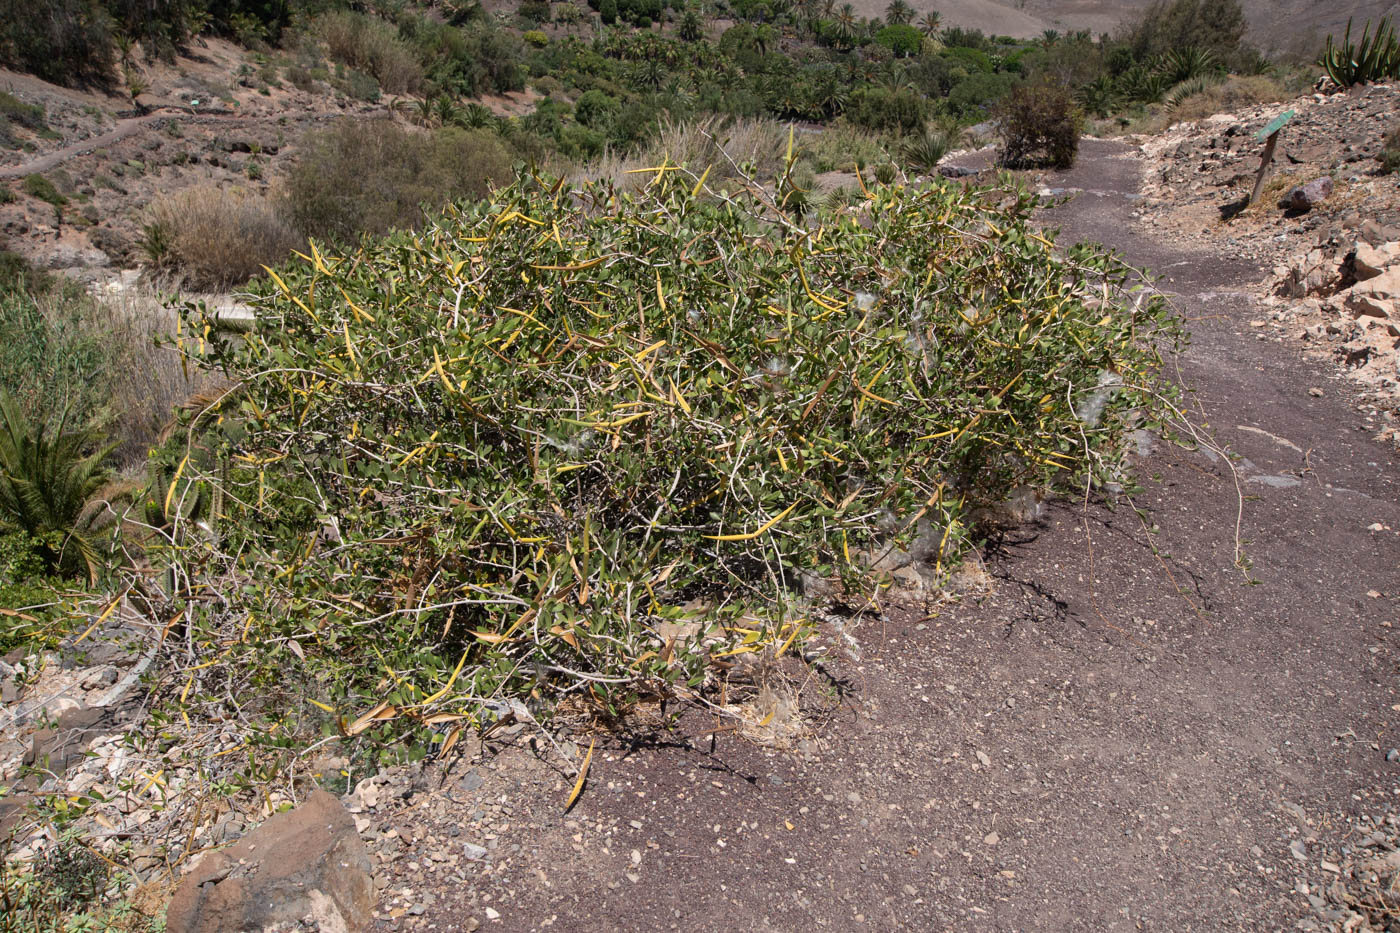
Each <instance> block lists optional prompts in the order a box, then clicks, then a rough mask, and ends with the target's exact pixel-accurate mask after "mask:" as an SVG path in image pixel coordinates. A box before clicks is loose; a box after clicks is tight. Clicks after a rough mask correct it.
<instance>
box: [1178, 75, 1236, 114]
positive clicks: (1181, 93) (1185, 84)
mask: <svg viewBox="0 0 1400 933" xmlns="http://www.w3.org/2000/svg"><path fill="white" fill-rule="evenodd" d="M1222 80H1224V79H1222V78H1221V77H1220V76H1219V75H1215V74H1203V75H1197V76H1196V77H1194V78H1188V79H1186V80H1185V81H1181V82H1179V83H1178V84H1177V85H1176V86H1175V87H1173V88H1172V89H1171V90H1170V91H1168V92H1167V96H1166V99H1165V103H1166V105H1167V106H1168V107H1170V108H1171V109H1173V110H1175V109H1176V108H1177V107H1180V106H1181V102H1182V101H1184V100H1186V98H1188V97H1194V96H1196V95H1197V94H1200V93H1202V92H1203V91H1205V90H1207V89H1208V88H1211V87H1214V86H1215V85H1217V84H1219V83H1220V82H1221V81H1222Z"/></svg>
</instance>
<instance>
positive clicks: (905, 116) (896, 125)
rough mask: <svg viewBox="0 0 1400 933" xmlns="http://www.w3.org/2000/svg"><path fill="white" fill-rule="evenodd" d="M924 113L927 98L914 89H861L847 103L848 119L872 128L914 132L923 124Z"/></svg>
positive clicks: (858, 124)
mask: <svg viewBox="0 0 1400 933" xmlns="http://www.w3.org/2000/svg"><path fill="white" fill-rule="evenodd" d="M925 116H926V112H925V103H924V98H923V97H922V95H920V94H919V93H918V92H916V91H913V90H892V89H889V88H884V87H866V88H861V89H860V90H858V91H856V92H855V93H854V94H852V95H851V99H850V103H849V104H847V106H846V117H847V119H849V120H850V121H851V122H852V123H855V124H856V125H857V126H862V127H865V128H866V129H871V130H888V131H893V132H898V133H908V132H912V131H914V130H916V129H918V128H919V127H921V126H923V123H924V118H925Z"/></svg>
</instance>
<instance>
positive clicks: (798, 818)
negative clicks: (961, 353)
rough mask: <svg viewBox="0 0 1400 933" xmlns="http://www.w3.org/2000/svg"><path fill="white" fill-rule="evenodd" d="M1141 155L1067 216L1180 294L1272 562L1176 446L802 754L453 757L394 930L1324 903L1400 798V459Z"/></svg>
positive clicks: (850, 920)
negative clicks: (1157, 187) (1143, 181)
mask: <svg viewBox="0 0 1400 933" xmlns="http://www.w3.org/2000/svg"><path fill="white" fill-rule="evenodd" d="M1138 168H1139V166H1138V164H1137V162H1136V161H1135V158H1134V157H1133V156H1132V153H1131V150H1129V149H1128V148H1127V147H1124V146H1120V145H1117V144H1112V143H1097V142H1090V143H1087V144H1086V146H1085V148H1084V150H1083V152H1082V154H1081V158H1080V167H1079V168H1077V169H1076V170H1075V171H1073V172H1071V173H1068V174H1067V175H1065V176H1062V177H1059V178H1056V179H1051V180H1050V181H1049V184H1051V185H1054V186H1065V187H1072V188H1081V189H1086V190H1085V191H1084V192H1083V193H1081V194H1079V195H1078V196H1077V197H1076V198H1075V199H1074V200H1073V201H1072V202H1071V203H1070V204H1068V205H1067V206H1065V207H1062V208H1060V209H1058V210H1057V211H1055V212H1054V213H1053V215H1052V216H1051V218H1050V219H1049V220H1050V222H1051V223H1053V224H1061V225H1063V226H1064V227H1065V229H1066V232H1067V235H1068V236H1073V237H1075V238H1083V239H1095V240H1100V241H1105V242H1108V243H1110V244H1112V245H1114V246H1117V247H1118V248H1120V249H1121V250H1122V251H1123V252H1125V253H1126V255H1127V257H1128V258H1129V259H1130V260H1131V261H1133V262H1135V263H1138V264H1142V265H1147V266H1150V267H1152V268H1155V269H1156V270H1158V271H1159V272H1161V273H1162V274H1164V275H1165V276H1166V279H1165V281H1164V282H1162V283H1161V287H1162V288H1163V289H1164V290H1169V291H1171V292H1173V293H1174V294H1175V295H1176V296H1177V297H1178V300H1179V303H1180V307H1181V309H1182V310H1183V312H1184V313H1185V314H1186V315H1187V316H1188V318H1189V319H1190V321H1191V327H1192V330H1193V332H1194V342H1193V345H1192V346H1191V347H1190V349H1189V350H1188V351H1187V352H1186V353H1185V354H1184V355H1183V356H1182V357H1181V359H1180V360H1179V367H1180V373H1181V376H1182V378H1183V379H1184V381H1185V383H1186V384H1187V385H1188V386H1190V387H1191V388H1192V389H1193V390H1194V393H1193V395H1192V397H1191V406H1192V409H1193V411H1194V413H1195V417H1196V419H1197V421H1198V423H1200V424H1201V425H1202V426H1204V427H1206V428H1207V429H1208V430H1209V431H1210V432H1211V433H1212V434H1213V435H1214V437H1215V439H1216V440H1217V442H1219V443H1220V444H1222V445H1224V446H1225V447H1226V448H1227V449H1228V450H1230V451H1232V452H1234V453H1235V454H1237V455H1238V457H1239V458H1240V459H1238V460H1236V462H1235V467H1236V470H1237V471H1238V479H1239V482H1240V487H1241V488H1242V489H1243V491H1244V493H1245V495H1246V497H1247V501H1246V502H1245V507H1244V515H1243V522H1242V533H1243V537H1244V539H1245V542H1246V550H1247V554H1248V556H1249V558H1250V560H1251V561H1252V565H1253V566H1252V570H1251V571H1250V573H1249V575H1248V578H1247V577H1246V575H1245V574H1244V573H1242V572H1241V570H1240V569H1239V568H1237V567H1236V566H1235V562H1234V544H1235V522H1236V506H1237V502H1238V499H1237V496H1236V478H1235V476H1234V475H1232V473H1231V471H1230V470H1229V469H1228V468H1227V466H1226V462H1225V461H1224V460H1222V459H1221V458H1219V457H1215V456H1211V455H1207V454H1205V453H1203V452H1200V451H1187V450H1183V449H1180V448H1176V447H1170V446H1159V447H1158V449H1157V450H1156V451H1155V452H1154V453H1153V454H1152V455H1151V456H1150V458H1149V459H1148V460H1147V461H1146V463H1145V464H1144V465H1143V471H1142V473H1143V475H1142V479H1143V483H1144V485H1145V487H1146V489H1145V491H1143V492H1142V493H1141V494H1140V495H1139V496H1137V498H1136V505H1137V506H1138V507H1140V508H1141V509H1142V510H1144V511H1143V514H1142V517H1141V518H1140V517H1139V514H1138V513H1137V512H1135V511H1134V510H1133V509H1132V508H1129V507H1127V505H1126V504H1124V505H1123V506H1121V507H1119V508H1118V509H1117V510H1115V511H1109V510H1107V509H1105V508H1102V507H1099V506H1090V507H1089V508H1088V509H1087V510H1084V509H1083V508H1082V507H1081V506H1080V505H1078V504H1076V503H1060V504H1056V505H1054V506H1052V507H1051V508H1050V509H1049V511H1048V514H1047V516H1046V518H1045V520H1044V521H1043V522H1042V523H1041V524H1040V525H1039V526H1037V527H1033V528H1029V529H1026V530H1025V531H1024V533H1022V534H1020V535H1019V536H1017V538H1016V539H1015V540H1013V541H1011V542H1009V543H1008V544H1007V546H1006V547H1005V548H1004V550H1003V551H1002V552H1001V553H1000V554H998V555H997V556H996V557H995V558H994V559H993V560H992V562H991V563H990V564H989V569H990V570H991V572H992V573H993V575H994V576H995V577H996V581H997V582H996V586H995V588H994V591H993V593H992V595H990V596H989V597H988V598H986V599H985V600H982V601H981V602H980V603H978V602H977V601H975V600H969V601H968V602H965V603H964V604H962V605H960V606H957V607H954V608H952V609H951V610H949V611H946V612H944V613H943V614H941V615H939V616H938V617H936V618H932V619H927V620H925V619H924V618H923V613H922V612H920V611H919V610H917V609H913V608H911V609H909V610H907V611H903V612H897V613H894V614H892V615H891V616H890V618H888V620H887V621H886V622H884V623H865V624H864V626H863V627H862V628H860V629H859V630H858V631H857V632H856V637H857V638H858V640H859V641H860V644H861V648H862V657H861V660H860V661H858V662H852V663H850V664H848V665H847V666H846V669H845V670H844V671H843V675H844V676H845V678H846V681H845V684H844V687H845V688H846V689H849V690H850V691H851V693H850V698H849V699H848V700H847V701H846V702H844V703H841V704H839V705H836V706H834V707H833V710H834V712H833V713H832V715H833V717H834V718H833V720H832V722H830V723H829V724H828V725H827V727H826V729H825V731H824V732H823V733H822V735H821V737H820V739H819V740H818V741H817V742H816V743H815V747H814V750H813V751H812V753H811V754H809V755H807V756H805V757H799V756H796V755H788V754H785V753H776V752H769V751H765V750H762V749H760V748H757V747H756V746H754V745H752V744H749V743H746V742H744V741H742V740H739V739H737V738H733V737H730V736H727V735H723V734H721V735H718V736H713V737H711V736H704V735H701V733H702V732H703V731H704V730H706V729H708V728H711V727H712V726H713V723H711V722H709V721H700V720H695V721H689V722H687V723H684V724H683V726H684V728H683V730H682V731H688V732H689V734H690V735H691V736H692V738H690V739H689V740H682V739H681V738H680V737H679V736H677V741H676V742H674V743H664V744H662V745H657V744H654V743H653V744H649V745H646V746H644V747H643V746H639V747H636V748H633V749H630V750H629V749H627V748H624V747H621V746H615V747H612V748H609V749H604V748H602V747H600V750H599V752H598V754H597V755H595V759H594V762H593V770H592V774H591V777H590V784H589V789H588V791H587V793H585V795H584V796H583V798H582V799H581V800H580V802H579V804H578V806H577V807H576V808H575V810H574V811H573V813H571V814H569V815H568V816H564V815H563V814H562V813H561V812H560V810H561V806H562V801H563V797H564V794H565V793H566V792H567V782H566V781H565V779H564V777H563V776H562V775H554V774H550V773H548V772H547V771H545V770H544V769H543V768H542V767H541V766H540V765H538V764H537V763H534V762H533V760H532V759H528V758H527V756H525V754H524V753H523V752H518V753H507V754H505V755H503V756H500V757H497V758H495V759H494V760H491V761H480V760H479V761H476V762H464V763H461V764H459V765H457V766H456V767H455V768H454V769H453V771H452V773H451V774H450V775H448V776H446V777H445V783H441V784H440V783H439V780H443V779H442V778H439V780H434V781H433V784H432V787H433V788H434V789H433V790H432V791H427V790H426V788H423V789H422V791H423V792H420V793H416V794H413V795H411V796H409V797H408V798H407V799H406V801H405V802H404V803H403V805H402V806H400V807H399V808H397V809H391V810H390V811H389V812H388V814H387V815H384V816H382V817H377V818H376V820H375V822H376V824H377V825H376V827H375V830H373V831H372V832H371V835H374V833H376V832H380V831H383V830H385V829H388V828H390V827H394V828H395V829H397V831H398V833H399V836H400V837H401V838H406V839H408V840H411V841H409V842H408V843H407V844H406V845H404V846H403V847H402V849H401V850H399V857H398V858H397V860H395V861H393V862H392V863H390V864H389V865H387V866H386V872H387V873H388V875H389V877H390V879H391V885H392V886H391V889H390V891H389V892H387V896H386V900H385V904H386V910H387V909H388V906H389V905H391V904H401V905H412V904H420V905H421V904H426V905H427V909H426V910H423V911H422V912H421V915H417V916H415V915H413V914H408V915H405V916H403V917H402V918H401V919H399V920H397V921H392V922H390V921H384V922H383V923H382V927H381V928H382V929H425V928H426V929H430V928H434V927H435V928H436V929H444V930H456V929H475V927H474V926H472V921H473V920H475V921H476V922H479V923H481V925H482V926H481V928H482V929H486V930H530V929H540V928H548V929H551V930H554V931H559V930H580V931H582V930H592V931H596V930H638V931H641V930H663V929H682V930H688V931H702V930H716V931H719V930H725V931H732V930H784V931H787V930H794V931H796V930H809V929H812V928H819V929H831V930H852V929H872V930H873V929H908V930H988V931H1138V930H1150V931H1161V933H1186V931H1224V930H1241V931H1243V930H1249V931H1256V930H1291V929H1293V928H1294V925H1295V923H1296V921H1297V920H1298V919H1299V918H1300V917H1303V916H1306V915H1308V913H1309V908H1308V906H1307V904H1306V899H1305V898H1304V897H1303V896H1302V895H1300V894H1298V893H1294V889H1295V885H1297V884H1298V883H1299V882H1300V881H1303V882H1306V883H1307V884H1309V885H1317V884H1323V885H1325V884H1326V883H1327V881H1328V880H1329V876H1328V875H1327V873H1326V872H1325V871H1324V870H1323V868H1322V867H1321V866H1320V864H1319V861H1318V856H1317V852H1318V851H1319V850H1318V847H1317V846H1316V845H1315V844H1314V840H1316V839H1324V840H1336V839H1340V838H1342V837H1344V835H1345V834H1346V831H1347V819H1348V816H1349V815H1352V814H1357V813H1361V812H1370V813H1380V812H1383V811H1384V810H1385V809H1387V808H1388V809H1394V808H1396V806H1397V805H1400V797H1397V795H1400V763H1387V761H1386V752H1387V751H1388V750H1389V749H1390V748H1392V747H1394V746H1397V745H1400V737H1397V735H1396V724H1397V713H1396V712H1395V710H1396V709H1400V706H1397V705H1396V704H1400V689H1398V688H1400V680H1397V676H1396V675H1397V665H1396V661H1397V654H1396V650H1395V645H1394V641H1393V640H1394V638H1395V630H1394V629H1393V628H1391V627H1390V626H1391V625H1392V624H1394V623H1396V622H1397V615H1400V598H1398V596H1397V594H1400V569H1398V568H1397V564H1400V561H1398V560H1397V558H1400V539H1397V530H1400V505H1397V501H1398V500H1400V458H1397V456H1396V455H1395V453H1394V452H1393V451H1387V450H1386V449H1383V448H1382V447H1381V446H1380V445H1379V444H1377V443H1376V442H1374V441H1372V440H1371V439H1370V433H1369V432H1368V431H1367V430H1366V427H1365V425H1363V424H1362V423H1361V422H1360V419H1359V417H1358V416H1357V415H1355V414H1354V412H1353V410H1352V409H1351V408H1350V406H1349V405H1348V401H1347V398H1346V393H1347V391H1348V390H1347V388H1346V387H1345V385H1344V384H1343V382H1342V380H1341V379H1340V378H1339V377H1336V376H1335V375H1334V374H1332V373H1329V372H1325V371H1322V370H1319V369H1316V368H1315V367H1314V366H1313V365H1312V364H1310V363H1307V362H1305V361H1304V360H1303V359H1302V358H1301V356H1299V355H1297V354H1295V353H1294V352H1292V351H1291V350H1289V349H1287V348H1285V347H1283V346H1281V345H1279V344H1275V343H1271V342H1267V341H1264V340H1260V339H1257V338H1256V336H1255V333H1254V331H1253V330H1252V329H1251V328H1250V327H1249V326H1248V323H1247V322H1248V321H1249V319H1250V318H1251V317H1252V316H1253V313H1254V311H1253V302H1252V300H1251V299H1250V297H1249V295H1248V293H1247V289H1248V287H1249V286H1248V283H1250V282H1252V281H1254V280H1255V279H1256V278H1257V270H1254V269H1251V268H1248V267H1245V266H1241V265H1238V264H1232V263H1228V262H1226V261H1223V260H1220V259H1217V258H1216V257H1213V256H1209V255H1201V254H1188V253H1184V252H1181V251H1179V250H1177V249H1175V248H1169V247H1166V246H1163V245H1161V244H1159V243H1156V242H1154V241H1152V240H1150V239H1146V238H1144V237H1141V236H1139V235H1138V234H1136V233H1135V232H1134V231H1133V226H1132V220H1131V218H1130V216H1129V214H1130V211H1131V210H1132V201H1131V195H1132V194H1133V193H1134V192H1135V191H1136V185H1137V177H1138ZM1313 389H1321V390H1322V394H1321V396H1320V397H1319V396H1317V395H1316V393H1310V390H1313ZM1151 526H1156V527H1157V528H1158V529H1159V530H1157V531H1156V533H1155V534H1152V535H1149V534H1148V533H1147V530H1146V529H1147V528H1148V527H1151ZM1153 545H1155V547H1156V551H1155V552H1154V549H1153ZM1159 555H1160V559H1159ZM1372 594H1375V595H1372ZM813 695H814V699H813V701H812V702H813V704H814V705H820V703H821V696H820V694H819V693H818V692H817V691H815V690H814V691H813ZM468 768H471V769H473V770H471V771H470V772H468V771H467V769H468ZM464 774H465V775H466V777H467V778H468V780H466V781H465V782H463V780H464V779H463V776H464ZM789 826H790V827H791V828H789ZM429 836H431V837H432V838H431V839H429V838H428V837H429ZM491 836H494V837H495V838H494V839H492V838H490V837H491ZM1295 840H1296V841H1299V842H1301V849H1302V851H1303V852H1304V853H1305V854H1306V856H1307V858H1306V861H1301V860H1299V859H1297V858H1296V857H1295V856H1294V855H1291V854H1290V851H1289V846H1290V843H1292V842H1294V841H1295ZM463 842H469V843H480V844H483V845H487V846H490V847H494V848H493V852H492V854H491V856H490V857H488V859H486V860H485V861H475V862H466V863H463V864H462V867H461V868H460V869H455V870H457V871H460V872H461V873H462V880H461V881H449V880H448V878H449V877H450V876H451V874H452V872H451V871H446V870H443V868H442V867H439V870H437V871H436V872H434V871H430V870H429V868H428V867H427V866H429V864H430V863H429V859H430V858H431V856H432V852H433V851H434V850H437V849H443V850H447V849H451V850H452V851H454V852H456V851H458V850H460V848H461V844H462V843H463ZM1295 848H1298V846H1296V845H1295ZM405 889H407V890H408V891H409V893H408V894H402V893H401V892H402V891H403V890H405ZM487 907H490V908H491V911H492V912H493V913H495V914H496V915H497V916H496V918H495V919H493V918H492V915H491V913H487V912H485V909H486V908H487Z"/></svg>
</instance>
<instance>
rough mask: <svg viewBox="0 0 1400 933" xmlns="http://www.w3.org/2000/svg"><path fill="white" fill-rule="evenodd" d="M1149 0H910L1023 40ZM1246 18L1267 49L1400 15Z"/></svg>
mask: <svg viewBox="0 0 1400 933" xmlns="http://www.w3.org/2000/svg"><path fill="white" fill-rule="evenodd" d="M1151 4H1152V0H1005V2H998V0H915V2H914V4H913V6H914V8H915V9H917V10H918V11H919V14H920V15H921V16H922V15H923V13H924V12H926V11H928V10H934V9H936V10H938V12H939V13H941V14H942V15H943V21H944V22H945V23H947V24H948V25H950V26H964V27H969V28H974V29H980V30H982V31H983V32H986V33H990V34H996V35H1007V36H1016V37H1018V38H1025V37H1029V36H1038V35H1040V34H1041V32H1043V31H1044V30H1046V29H1059V30H1061V31H1065V30H1073V29H1089V30H1092V31H1093V32H1095V33H1099V32H1112V31H1113V30H1114V29H1115V28H1117V26H1118V25H1119V24H1120V23H1121V22H1123V21H1124V20H1125V19H1131V18H1133V17H1135V16H1137V15H1139V14H1140V13H1141V12H1142V11H1143V10H1145V9H1147V7H1149V6H1151ZM1242 5H1243V6H1244V10H1245V15H1246V16H1247V17H1248V18H1249V25H1250V37H1251V38H1252V39H1253V41H1254V42H1255V43H1257V44H1258V45H1260V46H1262V47H1263V48H1266V49H1291V48H1293V47H1295V46H1303V47H1311V45H1313V44H1314V43H1315V42H1316V41H1320V39H1321V37H1322V36H1325V35H1326V34H1327V33H1328V32H1330V31H1334V30H1336V31H1340V30H1342V29H1344V28H1345V27H1346V22H1347V19H1348V18H1354V19H1355V20H1356V21H1357V23H1358V24H1360V23H1361V22H1363V21H1365V20H1366V19H1368V18H1369V19H1377V18H1379V17H1381V16H1384V15H1386V14H1387V13H1389V14H1400V2H1396V0H1242ZM856 6H857V9H859V10H860V12H861V14H862V15H865V16H874V15H877V14H879V15H883V14H884V8H885V6H886V0H862V2H859V3H857V4H856Z"/></svg>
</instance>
